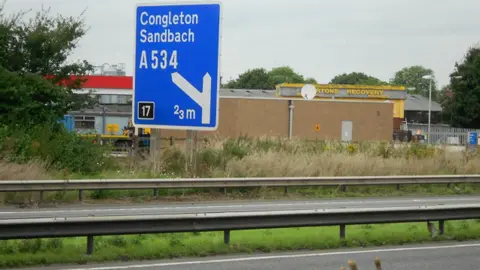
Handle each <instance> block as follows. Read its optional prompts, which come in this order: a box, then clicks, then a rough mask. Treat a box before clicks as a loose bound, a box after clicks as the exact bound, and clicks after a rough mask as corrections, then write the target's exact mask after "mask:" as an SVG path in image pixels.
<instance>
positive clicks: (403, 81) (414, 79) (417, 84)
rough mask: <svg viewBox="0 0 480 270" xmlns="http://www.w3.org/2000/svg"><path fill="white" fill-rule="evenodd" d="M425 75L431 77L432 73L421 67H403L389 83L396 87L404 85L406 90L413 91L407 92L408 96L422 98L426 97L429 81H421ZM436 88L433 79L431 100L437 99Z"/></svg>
mask: <svg viewBox="0 0 480 270" xmlns="http://www.w3.org/2000/svg"><path fill="white" fill-rule="evenodd" d="M425 75H433V76H434V72H433V70H431V69H428V68H425V67H423V66H419V65H416V66H410V67H405V68H403V69H401V70H399V71H397V72H396V73H395V76H394V77H393V78H392V79H391V80H390V83H392V84H396V85H404V86H405V87H407V88H414V90H408V93H410V94H419V95H422V96H424V97H428V91H429V83H430V82H429V80H427V79H423V78H422V77H423V76H425ZM437 90H438V88H437V83H436V81H435V79H433V80H432V100H437V99H438V91H437Z"/></svg>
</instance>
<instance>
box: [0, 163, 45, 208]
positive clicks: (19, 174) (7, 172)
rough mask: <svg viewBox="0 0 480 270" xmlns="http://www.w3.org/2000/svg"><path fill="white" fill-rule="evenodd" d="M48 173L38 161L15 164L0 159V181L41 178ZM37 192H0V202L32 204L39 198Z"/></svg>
mask: <svg viewBox="0 0 480 270" xmlns="http://www.w3.org/2000/svg"><path fill="white" fill-rule="evenodd" d="M48 178H49V175H48V173H47V171H46V170H45V168H44V166H43V165H42V164H41V163H39V162H29V163H26V164H16V163H10V162H6V161H2V160H0V181H4V180H41V179H48ZM39 197H40V195H39V193H38V192H8V193H3V192H1V193H0V203H5V202H8V203H14V204H28V205H30V204H33V203H34V202H37V201H38V200H39Z"/></svg>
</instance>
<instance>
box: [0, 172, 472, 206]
mask: <svg viewBox="0 0 480 270" xmlns="http://www.w3.org/2000/svg"><path fill="white" fill-rule="evenodd" d="M454 183H480V175H414V176H412V175H394V176H339V177H252V178H170V179H85V180H7V181H0V192H12V191H13V192H22V191H40V200H43V192H45V191H64V190H78V191H79V192H78V200H79V201H82V200H83V190H102V189H111V190H115V189H117V190H120V189H124V190H125V189H153V196H154V197H157V196H158V190H159V189H167V188H169V189H172V188H235V187H237V188H238V187H284V188H285V193H287V192H288V187H306V186H339V187H341V188H342V189H341V190H342V191H345V190H346V188H347V186H362V185H363V186H367V185H396V188H397V190H399V189H400V186H401V185H411V184H447V185H450V184H454Z"/></svg>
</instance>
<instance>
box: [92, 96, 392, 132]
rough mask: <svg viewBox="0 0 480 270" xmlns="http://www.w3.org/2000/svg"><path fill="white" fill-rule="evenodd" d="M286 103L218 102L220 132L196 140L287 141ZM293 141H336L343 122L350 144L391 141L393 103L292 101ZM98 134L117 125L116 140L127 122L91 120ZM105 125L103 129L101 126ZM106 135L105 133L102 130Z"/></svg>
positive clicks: (287, 115)
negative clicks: (349, 133)
mask: <svg viewBox="0 0 480 270" xmlns="http://www.w3.org/2000/svg"><path fill="white" fill-rule="evenodd" d="M288 104H289V100H287V99H248V98H221V99H220V115H219V126H218V129H217V130H216V131H213V132H206V131H204V132H199V137H213V136H219V137H239V136H249V137H259V136H279V137H288V135H289V108H288V106H289V105H288ZM293 105H294V109H293V134H292V135H293V137H298V138H305V139H308V140H315V139H319V140H339V139H341V136H342V134H341V131H342V121H352V124H353V128H352V140H353V141H365V140H391V138H392V131H393V124H394V123H393V122H394V121H392V111H393V106H394V105H393V103H385V102H365V101H363V102H358V101H357V102H353V101H352V102H346V101H342V102H340V101H332V100H312V101H306V100H303V99H297V100H294V101H293ZM95 120H96V121H95V122H96V123H95V127H96V129H97V132H99V133H103V127H104V126H106V125H108V124H118V127H119V130H118V132H116V133H115V134H121V132H122V128H123V127H124V126H126V125H127V123H128V117H114V116H106V117H105V121H104V120H103V117H102V116H96V117H95ZM104 122H105V123H104ZM105 130H106V128H105ZM154 134H155V135H154V136H160V137H162V138H167V137H174V138H176V139H179V140H182V139H185V138H186V137H187V133H186V131H184V130H161V131H160V133H157V132H155V133H154Z"/></svg>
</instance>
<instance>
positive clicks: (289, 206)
mask: <svg viewBox="0 0 480 270" xmlns="http://www.w3.org/2000/svg"><path fill="white" fill-rule="evenodd" d="M478 202H480V196H449V197H425V198H405V197H399V198H388V197H387V198H349V199H330V200H315V201H304V200H299V201H297V200H295V201H264V202H263V201H260V202H214V203H176V204H170V203H157V204H147V205H95V204H92V205H88V206H85V205H72V206H58V207H55V208H37V209H20V208H13V207H9V208H0V220H5V219H23V218H63V217H87V216H125V215H128V216H132V215H171V214H199V213H201V214H203V213H223V212H251V211H278V210H290V211H294V210H314V209H342V208H385V207H405V206H433V205H458V204H471V203H478Z"/></svg>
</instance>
